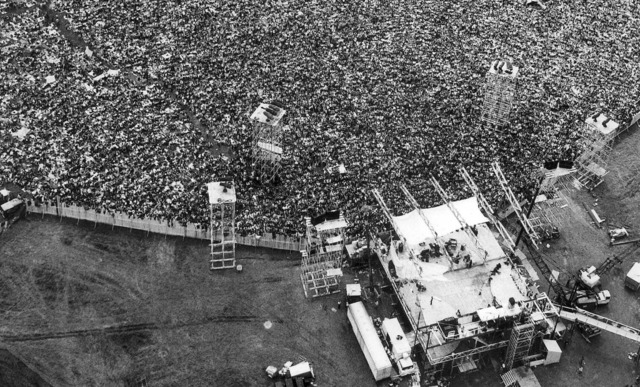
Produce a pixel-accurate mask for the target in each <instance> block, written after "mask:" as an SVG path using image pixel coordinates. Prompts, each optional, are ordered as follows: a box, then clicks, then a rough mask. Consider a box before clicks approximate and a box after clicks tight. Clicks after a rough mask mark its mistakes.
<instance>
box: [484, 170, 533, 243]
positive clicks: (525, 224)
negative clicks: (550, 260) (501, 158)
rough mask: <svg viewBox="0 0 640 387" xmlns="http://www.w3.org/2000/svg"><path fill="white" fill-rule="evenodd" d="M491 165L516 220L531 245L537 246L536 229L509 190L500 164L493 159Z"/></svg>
mask: <svg viewBox="0 0 640 387" xmlns="http://www.w3.org/2000/svg"><path fill="white" fill-rule="evenodd" d="M491 167H492V168H493V172H494V173H495V175H496V177H497V178H498V183H500V187H501V188H502V191H503V192H504V194H505V197H506V199H507V200H508V201H509V204H511V207H512V208H513V209H514V212H515V214H516V216H517V217H518V220H519V221H520V225H521V226H522V228H524V231H525V232H526V233H527V235H528V236H529V238H530V241H531V243H532V244H533V246H535V248H538V243H539V242H540V236H539V235H538V234H537V233H536V230H535V229H534V227H533V225H532V224H531V222H530V221H529V218H528V217H527V216H526V215H525V214H524V213H523V212H522V207H521V206H520V203H519V202H518V200H517V199H516V196H515V195H514V194H513V191H511V187H509V183H508V182H507V179H506V178H505V176H504V174H503V173H502V169H501V168H500V164H498V162H497V161H494V162H493V163H492V164H491Z"/></svg>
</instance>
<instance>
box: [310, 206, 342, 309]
mask: <svg viewBox="0 0 640 387" xmlns="http://www.w3.org/2000/svg"><path fill="white" fill-rule="evenodd" d="M305 221H306V226H307V233H306V248H305V250H302V251H301V252H300V253H301V254H302V273H301V275H300V277H301V280H302V286H303V289H304V294H305V296H306V297H319V296H326V295H328V294H332V293H337V292H339V291H340V286H339V277H340V276H341V275H342V270H341V267H342V259H343V257H344V250H345V247H344V241H345V237H344V232H345V229H346V228H347V221H346V220H345V219H344V216H343V215H342V213H341V212H340V211H332V212H327V213H325V214H324V215H322V216H319V217H317V218H313V219H312V218H310V217H307V218H305Z"/></svg>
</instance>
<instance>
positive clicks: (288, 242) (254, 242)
mask: <svg viewBox="0 0 640 387" xmlns="http://www.w3.org/2000/svg"><path fill="white" fill-rule="evenodd" d="M27 211H29V212H30V213H32V214H41V215H42V217H44V215H53V216H57V217H59V218H60V220H62V218H67V219H76V220H77V221H78V222H80V221H81V220H85V221H88V222H92V223H93V224H94V227H95V226H96V225H97V224H98V223H100V224H106V225H110V226H111V228H112V229H113V228H114V227H121V228H128V229H135V230H141V231H146V232H147V233H150V232H151V233H155V234H164V235H172V236H180V237H183V238H194V239H205V240H209V239H210V237H211V232H210V231H209V230H205V229H203V228H202V227H200V225H198V224H194V223H188V224H187V225H186V226H181V225H171V224H169V222H167V221H164V222H161V221H157V220H153V219H139V218H134V217H130V216H129V215H127V214H124V213H120V212H116V213H114V214H105V213H98V212H97V211H95V210H87V209H85V208H83V207H78V206H74V205H69V204H62V203H60V202H59V201H58V203H54V202H50V203H43V204H41V205H40V206H34V205H29V206H28V207H27ZM215 233H216V234H215V235H214V239H218V238H219V237H220V230H216V231H215ZM236 243H238V244H240V245H245V246H256V247H267V248H271V249H278V250H289V251H300V250H302V249H303V248H304V241H303V239H302V238H292V237H287V236H284V235H277V234H276V236H275V238H274V237H273V236H272V234H271V233H269V234H267V235H263V236H253V235H252V236H241V235H238V234H236Z"/></svg>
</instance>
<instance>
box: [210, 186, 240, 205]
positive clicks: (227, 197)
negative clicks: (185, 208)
mask: <svg viewBox="0 0 640 387" xmlns="http://www.w3.org/2000/svg"><path fill="white" fill-rule="evenodd" d="M222 184H225V185H227V187H224V186H223V185H222ZM207 190H208V192H209V204H219V203H235V202H236V188H235V186H234V185H233V183H231V182H215V183H209V184H207Z"/></svg>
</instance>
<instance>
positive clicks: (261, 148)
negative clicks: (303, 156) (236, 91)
mask: <svg viewBox="0 0 640 387" xmlns="http://www.w3.org/2000/svg"><path fill="white" fill-rule="evenodd" d="M285 113H286V111H285V110H284V108H283V107H282V105H281V104H280V103H279V102H271V103H262V104H260V106H258V108H257V109H256V110H255V111H254V112H253V114H252V115H251V122H252V124H253V137H252V146H251V149H252V156H253V164H254V172H255V174H256V177H257V178H258V179H259V180H260V181H261V182H262V183H269V182H271V181H273V179H274V178H275V177H276V176H277V174H278V172H279V170H280V166H281V159H282V153H283V144H282V138H283V129H284V127H283V125H282V117H284V115H285Z"/></svg>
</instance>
